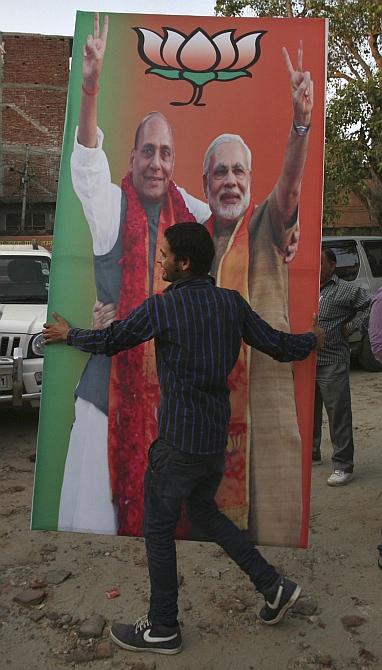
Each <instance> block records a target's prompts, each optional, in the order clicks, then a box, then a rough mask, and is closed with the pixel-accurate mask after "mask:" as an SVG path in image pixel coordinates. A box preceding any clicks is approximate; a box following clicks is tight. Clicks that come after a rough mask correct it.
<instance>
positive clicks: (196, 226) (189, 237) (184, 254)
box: [164, 223, 215, 275]
mask: <svg viewBox="0 0 382 670" xmlns="http://www.w3.org/2000/svg"><path fill="white" fill-rule="evenodd" d="M164 236H165V238H166V240H167V242H168V243H169V245H170V249H171V251H172V252H173V254H175V258H176V260H177V261H184V260H186V259H187V258H189V259H190V261H191V268H190V269H191V272H192V274H193V275H206V274H208V273H209V271H210V269H211V264H212V261H213V259H214V256H215V249H214V243H213V241H212V239H211V235H210V234H209V232H208V230H207V229H206V228H205V227H204V226H202V225H201V224H200V223H175V225H173V226H170V227H169V228H166V230H165V231H164Z"/></svg>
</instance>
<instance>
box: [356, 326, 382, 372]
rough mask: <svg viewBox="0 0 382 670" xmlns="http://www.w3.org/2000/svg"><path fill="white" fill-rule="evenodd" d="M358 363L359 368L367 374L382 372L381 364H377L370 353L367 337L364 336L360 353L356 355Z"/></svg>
mask: <svg viewBox="0 0 382 670" xmlns="http://www.w3.org/2000/svg"><path fill="white" fill-rule="evenodd" d="M358 363H359V364H360V366H361V368H363V369H364V370H367V372H382V363H379V361H377V360H376V359H375V358H374V356H373V353H372V351H371V347H370V340H369V336H368V335H367V334H366V335H364V337H363V340H362V344H361V351H360V353H359V355H358Z"/></svg>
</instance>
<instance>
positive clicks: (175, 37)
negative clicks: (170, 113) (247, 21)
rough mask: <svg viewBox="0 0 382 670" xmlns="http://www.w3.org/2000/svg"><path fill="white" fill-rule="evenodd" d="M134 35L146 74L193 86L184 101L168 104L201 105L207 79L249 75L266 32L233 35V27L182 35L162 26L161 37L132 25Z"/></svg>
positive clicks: (220, 79)
mask: <svg viewBox="0 0 382 670" xmlns="http://www.w3.org/2000/svg"><path fill="white" fill-rule="evenodd" d="M134 30H135V31H136V33H137V35H138V53H139V55H140V57H141V58H142V60H144V61H145V62H146V63H148V64H149V65H150V67H149V69H148V70H146V74H156V75H158V76H159V77H164V78H165V79H182V80H184V81H189V82H190V84H191V85H192V87H193V92H192V96H191V99H190V100H188V101H187V102H172V103H171V104H172V105H198V106H201V105H204V103H203V102H200V99H201V97H202V93H203V86H205V85H206V84H208V83H209V82H211V81H221V82H227V81H232V80H233V79H239V77H252V74H251V73H250V72H248V68H250V67H252V66H253V65H254V64H255V63H256V61H257V60H258V59H259V57H260V40H261V38H262V36H263V35H264V34H265V33H266V31H265V30H260V31H258V32H256V33H246V34H245V35H242V36H241V37H238V38H235V32H236V31H235V30H223V31H221V32H219V33H215V35H212V36H210V35H207V33H206V32H205V31H204V30H203V29H202V28H197V29H196V30H194V31H193V32H192V33H190V34H189V35H185V34H184V33H181V32H179V31H177V30H174V29H172V28H163V37H162V36H161V35H158V33H156V32H154V31H153V30H148V29H147V28H134Z"/></svg>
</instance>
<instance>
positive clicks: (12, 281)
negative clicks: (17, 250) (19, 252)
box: [0, 255, 50, 304]
mask: <svg viewBox="0 0 382 670" xmlns="http://www.w3.org/2000/svg"><path fill="white" fill-rule="evenodd" d="M49 273H50V258H48V257H47V256H32V255H28V256H0V303H23V302H25V303H31V304H32V303H35V304H46V303H47V302H48V289H49Z"/></svg>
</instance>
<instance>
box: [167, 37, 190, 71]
mask: <svg viewBox="0 0 382 670" xmlns="http://www.w3.org/2000/svg"><path fill="white" fill-rule="evenodd" d="M163 30H164V39H163V49H162V58H163V60H164V61H165V62H166V63H167V65H169V66H170V67H174V68H177V69H178V68H180V67H182V66H181V63H180V62H179V60H178V59H177V54H178V51H179V49H180V47H181V46H182V44H183V42H184V41H185V39H186V36H185V35H183V33H179V32H178V31H177V30H173V29H172V28H164V29H163Z"/></svg>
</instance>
